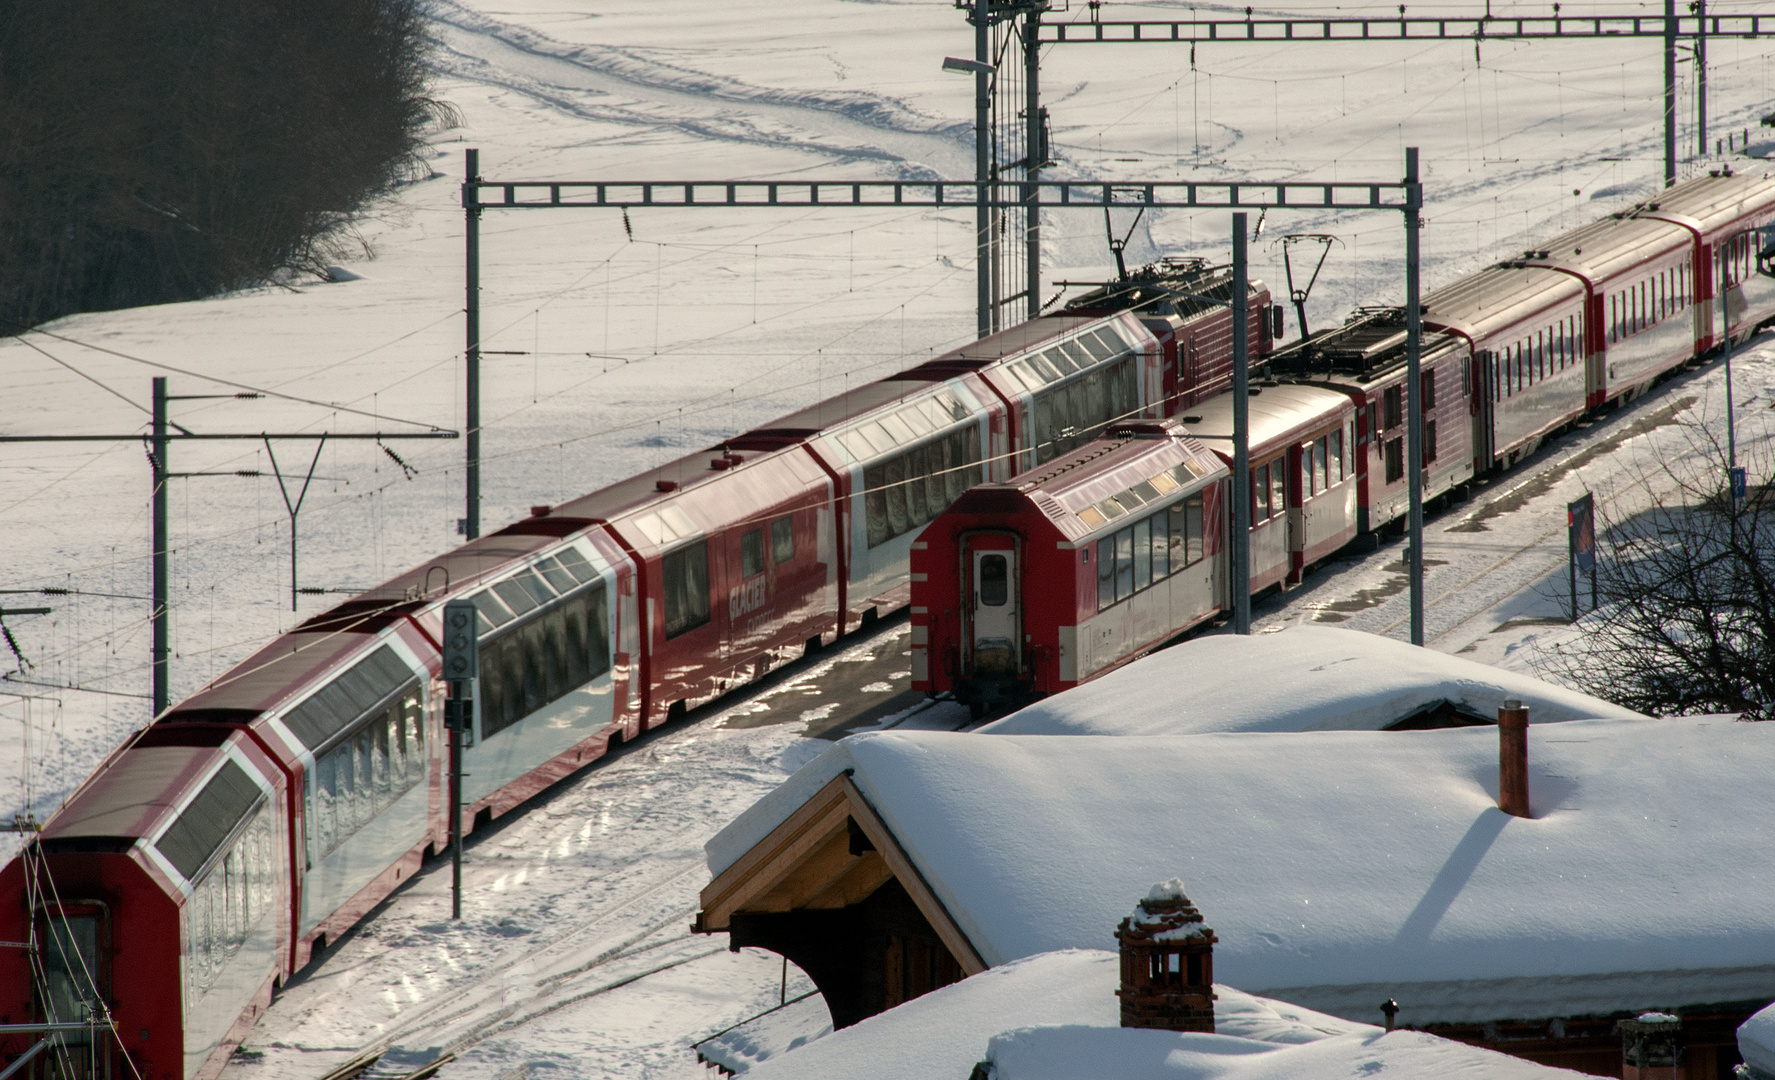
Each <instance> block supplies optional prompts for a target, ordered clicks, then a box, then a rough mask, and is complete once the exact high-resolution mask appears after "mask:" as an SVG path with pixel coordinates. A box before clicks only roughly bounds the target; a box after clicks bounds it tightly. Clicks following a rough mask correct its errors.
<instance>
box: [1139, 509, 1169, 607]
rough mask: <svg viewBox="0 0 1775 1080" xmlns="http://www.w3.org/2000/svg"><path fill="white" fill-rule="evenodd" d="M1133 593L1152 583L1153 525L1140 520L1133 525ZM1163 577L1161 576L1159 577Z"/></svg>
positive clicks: (1148, 519)
mask: <svg viewBox="0 0 1775 1080" xmlns="http://www.w3.org/2000/svg"><path fill="white" fill-rule="evenodd" d="M1133 532H1134V591H1135V592H1139V591H1140V590H1141V589H1144V588H1146V587H1147V586H1149V585H1151V584H1152V583H1153V523H1152V519H1151V518H1141V519H1140V520H1139V521H1136V522H1135V523H1134V530H1133ZM1160 576H1161V577H1162V576H1163V575H1162V574H1161V575H1160Z"/></svg>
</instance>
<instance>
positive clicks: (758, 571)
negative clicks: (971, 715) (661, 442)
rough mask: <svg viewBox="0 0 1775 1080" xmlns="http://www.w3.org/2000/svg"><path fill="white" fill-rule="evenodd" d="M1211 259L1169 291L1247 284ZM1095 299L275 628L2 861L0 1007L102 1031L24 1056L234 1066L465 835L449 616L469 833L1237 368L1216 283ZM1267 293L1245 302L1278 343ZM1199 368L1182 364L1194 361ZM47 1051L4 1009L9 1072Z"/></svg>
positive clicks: (893, 581)
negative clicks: (1036, 474)
mask: <svg viewBox="0 0 1775 1080" xmlns="http://www.w3.org/2000/svg"><path fill="white" fill-rule="evenodd" d="M1229 280H1230V279H1229V275H1228V274H1227V273H1226V272H1225V271H1224V270H1223V269H1222V270H1217V269H1214V268H1210V267H1207V266H1204V265H1200V264H1194V263H1192V264H1178V265H1172V266H1167V267H1164V268H1162V269H1160V270H1156V271H1153V272H1150V273H1148V274H1147V275H1146V276H1145V278H1144V279H1143V281H1144V282H1145V286H1144V287H1146V288H1148V290H1149V291H1150V289H1151V288H1154V287H1157V286H1161V285H1162V286H1164V287H1165V288H1166V289H1169V290H1172V291H1174V292H1179V293H1184V294H1191V295H1207V294H1211V293H1213V292H1214V291H1215V290H1219V291H1220V292H1221V293H1225V291H1226V289H1227V288H1228V284H1229ZM1152 298H1153V297H1152V296H1151V295H1147V294H1143V293H1138V292H1132V293H1131V292H1127V291H1124V292H1123V294H1122V295H1119V296H1118V295H1107V294H1100V295H1096V296H1094V297H1093V298H1091V304H1090V306H1088V307H1074V308H1069V309H1068V310H1065V311H1062V312H1060V313H1057V314H1055V315H1051V316H1047V317H1043V318H1040V319H1036V320H1033V321H1031V322H1029V323H1025V324H1023V325H1020V326H1016V327H1013V328H1011V329H1009V330H1006V331H1004V332H1002V333H999V334H995V335H993V336H991V337H988V338H986V339H984V340H982V341H978V342H974V343H972V344H969V345H967V346H965V347H963V348H960V349H956V350H954V351H951V352H948V353H945V354H944V355H942V356H939V357H937V358H935V359H933V360H931V361H929V362H927V363H924V364H921V365H919V366H918V367H915V368H912V369H910V370H908V371H904V372H901V373H899V374H897V375H894V376H891V377H889V378H887V379H884V380H882V381H880V382H877V383H874V384H871V385H867V386H864V387H860V388H858V389H854V390H852V391H850V392H849V393H848V394H846V395H844V396H842V397H838V398H833V399H831V400H828V401H824V402H821V403H819V404H817V405H814V406H811V407H809V408H807V409H804V410H802V411H800V412H798V413H795V414H793V415H791V416H786V417H783V418H782V419H780V420H778V421H776V422H775V423H773V424H771V425H769V426H766V427H762V428H758V429H756V430H753V431H749V432H747V433H745V434H743V435H741V436H739V437H737V438H734V439H732V440H729V441H728V442H727V443H726V444H724V445H722V446H720V447H718V448H714V449H712V450H709V451H705V452H703V453H700V454H693V455H690V456H688V457H685V458H682V459H680V460H678V461H675V462H672V463H670V464H667V465H665V466H663V467H661V468H659V469H655V470H653V471H652V472H649V473H646V474H644V475H642V476H638V477H635V478H633V479H630V480H625V481H623V482H621V483H618V484H614V485H611V486H610V487H607V488H605V489H603V490H601V491H597V492H594V493H592V494H590V495H586V496H584V497H582V498H579V499H575V500H573V501H571V502H568V503H564V504H562V505H560V506H557V507H553V508H540V509H539V510H538V511H537V512H536V513H535V514H534V515H533V516H532V517H530V518H527V519H525V520H523V521H519V522H517V523H515V524H512V525H509V526H507V527H506V528H504V529H501V530H499V531H498V532H496V533H493V534H492V535H490V536H486V537H483V538H481V539H478V540H475V541H472V542H470V543H468V544H465V545H463V546H462V547H460V548H457V549H456V550H454V551H451V552H448V553H446V554H443V555H440V556H439V557H438V558H436V559H434V560H432V561H430V562H429V563H427V564H426V565H424V566H421V567H417V568H415V569H413V570H412V571H410V572H408V573H405V574H402V575H400V576H398V577H396V578H394V579H393V580H391V581H389V582H387V583H385V584H383V585H381V586H379V587H377V588H375V589H372V590H370V591H369V592H366V593H364V594H362V595H360V596H358V597H355V598H353V599H351V600H349V601H347V602H345V603H343V604H341V605H339V606H338V607H336V608H334V609H332V610H331V611H328V612H326V613H325V614H323V615H321V616H319V617H317V618H314V619H311V620H309V621H307V622H305V623H303V624H302V625H300V626H299V627H297V628H296V629H295V630H294V631H292V632H290V633H288V634H284V635H282V636H281V637H278V638H277V639H275V640H273V641H272V642H271V643H270V644H268V645H266V646H265V647H264V648H263V649H261V650H260V651H259V652H258V653H256V654H254V655H253V656H252V657H250V658H249V659H247V660H246V661H244V662H243V663H240V664H237V665H236V666H234V667H233V668H231V669H230V670H229V671H227V672H226V673H224V674H223V675H221V676H220V677H219V678H217V679H215V680H214V681H213V682H211V683H210V684H209V685H208V686H206V687H204V688H203V689H202V690H200V691H198V692H197V693H195V694H193V695H191V696H190V697H188V698H186V699H185V700H183V701H181V702H179V703H178V704H176V705H175V706H173V707H172V708H171V709H169V710H168V711H167V712H166V713H165V714H164V715H162V716H159V717H156V718H155V720H154V722H153V723H152V724H151V725H150V726H148V727H146V728H144V729H142V730H141V731H139V732H137V733H136V734H135V735H134V736H132V738H131V739H130V740H129V741H128V742H127V744H126V745H125V746H123V747H121V748H119V749H118V750H116V751H114V752H113V753H112V754H111V755H110V756H109V757H108V758H107V759H106V760H105V762H104V763H103V764H101V765H100V767H99V768H98V770H97V771H96V772H95V773H94V774H93V775H92V776H91V777H90V778H89V779H88V780H87V781H86V782H85V783H84V784H83V785H82V786H81V788H80V789H79V790H78V791H77V792H76V793H75V794H74V795H73V796H72V797H70V799H69V800H68V801H67V802H66V803H65V804H64V805H63V806H62V807H61V808H60V809H59V810H58V811H57V812H56V813H55V814H54V815H53V816H52V817H51V818H50V820H49V821H48V822H47V823H46V824H45V825H44V827H43V829H42V831H41V832H40V833H39V834H38V836H37V837H36V838H35V839H34V840H33V842H32V843H31V844H30V845H29V846H28V847H27V848H26V849H25V851H24V852H23V853H22V854H21V855H20V856H19V857H18V858H16V859H14V860H12V861H11V862H10V863H9V864H7V865H6V866H5V868H4V869H0V941H4V942H28V943H30V948H29V949H17V948H12V949H8V948H4V947H0V1023H5V1022H13V1023H22V1022H28V1021H53V1022H58V1023H70V1022H75V1023H80V1022H85V1021H87V1020H88V1019H89V1018H91V1019H92V1020H93V1021H94V1023H95V1025H96V1026H95V1027H94V1028H93V1029H91V1030H90V1031H88V1032H76V1033H73V1034H58V1035H57V1036H56V1037H55V1038H54V1039H53V1040H51V1042H50V1043H49V1044H48V1047H49V1049H48V1052H47V1053H41V1054H38V1056H36V1057H35V1058H34V1059H33V1060H32V1061H31V1062H29V1063H28V1067H29V1069H30V1070H31V1071H30V1072H29V1073H22V1074H21V1075H25V1076H50V1075H54V1076H56V1077H57V1078H58V1080H123V1078H125V1077H128V1076H131V1075H136V1076H140V1077H142V1078H143V1080H191V1078H194V1077H202V1078H205V1080H207V1078H210V1077H213V1076H214V1075H216V1073H217V1072H219V1071H220V1070H221V1067H222V1065H223V1063H224V1062H225V1061H226V1060H227V1057H228V1055H229V1053H231V1052H232V1050H233V1048H234V1047H235V1046H236V1045H238V1043H239V1041H240V1039H241V1038H242V1037H243V1036H244V1033H245V1031H246V1030H247V1028H248V1027H249V1026H250V1025H251V1024H252V1023H253V1021H254V1020H255V1019H256V1018H257V1016H258V1014H259V1013H260V1012H261V1011H262V1010H263V1009H264V1007H265V1006H266V1004H267V1003H268V1002H269V1000H270V996H271V992H272V989H273V987H274V986H276V985H277V984H278V983H279V982H280V981H281V980H282V979H284V978H286V977H287V976H288V975H289V974H290V973H292V972H293V971H295V970H296V969H298V968H300V967H302V966H303V965H304V964H306V963H307V962H308V961H309V959H310V957H311V955H312V954H313V952H314V951H315V950H316V949H317V948H321V947H324V945H325V943H326V942H328V941H332V940H335V939H336V938H337V937H338V936H339V935H340V934H341V933H343V932H344V931H345V930H346V929H347V928H349V927H350V926H351V925H352V924H353V923H355V922H356V921H357V920H358V919H360V918H362V917H363V915H364V914H365V913H366V912H368V911H369V910H370V909H371V908H372V907H374V906H375V904H376V903H377V902H379V901H380V900H381V899H382V898H383V897H385V896H387V895H388V894H389V892H390V891H392V890H393V889H394V888H395V886H396V885H397V884H399V882H400V881H401V880H403V879H404V878H406V877H407V876H409V875H411V874H413V873H414V872H416V871H417V870H418V869H419V867H420V865H421V862H422V860H423V858H424V856H425V853H426V852H427V851H428V850H429V851H434V852H435V851H437V850H440V849H441V847H442V846H443V844H444V842H445V839H446V837H447V834H448V820H447V819H448V812H447V809H446V805H445V790H446V788H445V778H444V775H443V765H444V763H443V760H442V752H441V749H440V748H441V747H442V745H443V738H442V730H443V729H442V694H443V689H442V684H441V683H440V682H439V679H438V673H439V649H438V640H439V638H440V631H441V618H442V614H441V613H442V608H443V605H444V603H445V601H447V600H452V599H457V598H468V599H471V600H472V601H473V602H474V603H475V604H476V606H477V607H478V608H479V609H480V615H481V626H480V629H481V674H480V678H479V683H478V687H477V689H476V691H475V694H476V698H477V700H478V702H479V705H478V707H477V709H476V710H475V713H476V718H475V731H474V732H473V733H472V736H473V737H472V746H471V747H470V748H469V749H467V750H466V751H465V754H464V762H463V766H464V769H465V771H466V772H467V773H468V774H469V777H468V779H467V781H466V782H465V784H464V801H465V804H466V805H465V808H464V813H463V826H464V829H465V830H468V829H472V828H473V827H474V826H475V824H476V823H477V822H478V821H482V820H486V819H488V818H490V817H493V816H497V815H500V814H503V813H505V812H506V811H507V810H508V809H510V808H511V807H513V806H515V805H517V804H518V803H521V802H522V801H524V800H525V799H526V798H528V797H529V796H531V795H533V794H535V793H536V792H538V791H540V790H542V789H543V788H545V787H546V786H548V785H549V784H551V783H553V782H554V781H556V780H558V779H560V778H561V777H563V776H566V775H567V774H569V773H571V772H573V771H574V770H576V769H578V768H580V767H582V766H584V765H585V764H587V763H589V762H591V761H593V760H595V759H597V758H598V757H599V756H601V755H602V754H604V753H605V752H606V750H607V748H608V747H609V746H610V745H611V744H612V743H615V742H619V741H621V740H623V739H627V738H632V737H634V736H636V735H637V734H639V733H640V732H641V731H643V730H645V729H648V728H651V727H655V726H658V725H660V724H663V723H665V722H666V721H667V720H669V719H671V718H673V717H675V716H678V715H681V714H682V713H683V712H684V711H685V710H686V709H688V708H691V707H693V706H695V705H698V704H700V703H702V702H704V701H707V700H709V699H711V698H714V697H716V696H717V695H719V694H721V693H723V692H725V691H727V690H729V689H732V688H734V687H736V686H739V685H741V684H743V683H745V682H748V681H750V680H752V679H755V678H757V677H759V676H760V675H761V674H763V673H764V672H765V671H767V670H769V669H770V668H771V667H772V666H773V665H775V664H777V663H779V662H781V661H782V660H784V659H788V658H792V657H794V656H798V655H800V654H801V652H802V651H803V650H804V649H806V648H808V647H818V645H819V644H821V643H822V642H830V641H832V640H834V639H835V638H837V637H838V636H839V635H841V634H843V633H845V632H847V631H849V630H852V629H855V628H856V627H857V626H858V625H859V624H860V623H863V622H866V621H868V620H869V619H871V618H873V617H874V616H875V615H876V614H877V613H878V612H886V611H889V610H892V609H894V608H897V607H899V606H901V605H903V604H904V603H905V602H906V598H907V596H908V585H909V581H908V573H909V572H908V567H907V563H908V558H907V556H908V552H909V550H910V548H911V545H912V542H913V538H914V536H915V534H916V533H917V531H918V530H919V529H920V528H922V527H923V526H924V525H925V524H927V523H928V522H929V521H931V520H932V519H933V518H934V517H936V516H937V515H938V514H940V513H941V512H942V511H943V510H944V509H945V508H946V507H947V506H948V505H949V503H950V502H952V501H953V500H954V499H955V498H957V497H958V496H960V495H961V494H962V493H963V492H965V491H967V490H968V489H969V488H970V487H972V486H973V485H975V484H976V483H978V482H980V481H982V480H988V479H1000V478H1003V477H1005V476H1008V475H1009V474H1010V473H1011V472H1013V471H1016V469H1017V468H1018V467H1019V466H1020V464H1022V463H1030V464H1033V463H1035V462H1036V461H1039V460H1043V459H1045V458H1047V457H1049V456H1051V455H1053V454H1056V453H1060V452H1062V451H1063V449H1064V448H1067V447H1071V446H1074V445H1076V444H1078V443H1081V442H1085V441H1088V440H1090V439H1091V438H1093V437H1094V436H1095V435H1096V434H1097V433H1098V432H1099V431H1101V430H1102V429H1103V428H1104V427H1105V426H1106V425H1109V424H1112V423H1124V422H1128V421H1130V420H1142V419H1158V418H1160V417H1163V416H1165V415H1168V414H1169V413H1170V412H1172V411H1174V409H1175V408H1176V407H1177V404H1178V403H1179V402H1182V401H1190V400H1193V399H1194V397H1195V396H1198V395H1199V394H1201V393H1205V392H1209V391H1207V390H1204V389H1203V388H1204V387H1212V386H1215V385H1220V386H1224V381H1225V378H1226V377H1227V375H1228V373H1230V371H1231V358H1230V352H1229V351H1228V350H1230V338H1231V329H1230V328H1231V321H1230V320H1231V316H1230V314H1229V313H1228V312H1227V310H1226V309H1224V308H1220V307H1214V306H1212V305H1197V306H1195V307H1191V306H1190V305H1189V304H1184V305H1183V307H1182V308H1181V309H1180V308H1179V307H1178V305H1176V304H1170V305H1168V306H1167V307H1166V309H1165V312H1164V313H1160V312H1158V311H1156V310H1143V311H1142V312H1141V313H1140V314H1139V315H1137V314H1135V313H1134V312H1133V311H1131V310H1130V308H1132V307H1134V306H1136V305H1139V304H1144V303H1145V302H1146V301H1149V300H1151V299H1152ZM1268 311H1269V296H1268V293H1267V292H1266V291H1265V290H1264V289H1263V287H1262V286H1261V285H1254V286H1253V287H1252V288H1251V290H1250V293H1249V296H1248V317H1249V318H1250V320H1251V325H1252V327H1253V334H1252V337H1251V340H1252V342H1253V348H1254V350H1255V351H1256V352H1257V353H1258V354H1260V355H1261V354H1263V353H1265V352H1267V350H1268V345H1269V337H1268V334H1267V329H1268V327H1269V319H1268V318H1267V317H1266V316H1267V314H1268ZM1180 364H1181V366H1180ZM34 1046H36V1047H37V1050H38V1051H41V1050H43V1049H44V1047H43V1046H40V1045H38V1036H36V1035H32V1034H22V1033H0V1067H4V1066H5V1064H6V1063H10V1062H15V1061H17V1059H18V1058H19V1057H21V1056H23V1055H25V1054H27V1053H34V1051H33V1050H32V1047H34Z"/></svg>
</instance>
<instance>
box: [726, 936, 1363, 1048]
mask: <svg viewBox="0 0 1775 1080" xmlns="http://www.w3.org/2000/svg"><path fill="white" fill-rule="evenodd" d="M1120 978H1121V972H1120V963H1119V961H1118V959H1117V957H1116V954H1115V953H1113V952H1103V951H1100V950H1086V949H1069V950H1065V951H1061V952H1053V953H1044V954H1042V955H1040V956H1031V957H1028V958H1026V959H1023V960H1018V961H1014V962H1012V963H1009V964H1006V965H1004V966H1003V967H996V968H993V969H991V970H989V971H983V972H981V973H980V974H978V975H975V976H973V977H972V978H968V979H963V980H962V981H961V982H958V983H952V984H950V985H949V986H945V987H943V988H942V989H940V990H935V991H933V992H931V993H929V994H925V995H923V996H922V997H917V998H914V999H913V1000H911V1001H908V1002H906V1003H905V1004H903V1005H900V1006H899V1007H897V1008H894V1009H889V1010H888V1011H887V1012H884V1013H879V1014H877V1015H875V1016H871V1017H870V1018H868V1019H867V1020H864V1021H862V1022H860V1023H857V1024H853V1025H852V1026H850V1027H847V1028H844V1029H842V1030H840V1031H836V1032H833V1033H832V1034H830V1035H827V1036H825V1037H824V1038H821V1039H819V1040H818V1041H815V1042H809V1043H807V1044H805V1045H804V1046H802V1047H800V1048H798V1049H796V1050H793V1051H791V1052H790V1053H788V1054H784V1055H782V1056H781V1057H774V1058H771V1059H770V1060H769V1061H767V1062H761V1063H759V1064H757V1065H755V1066H753V1067H752V1068H751V1069H749V1070H747V1072H746V1076H747V1078H748V1080H752V1078H756V1080H798V1078H801V1077H808V1078H810V1080H813V1078H818V1080H828V1078H831V1077H840V1076H841V1077H845V1078H846V1080H872V1078H875V1077H880V1078H881V1080H902V1078H904V1077H913V1076H917V1077H927V1076H928V1077H954V1078H957V1080H962V1078H965V1077H966V1076H967V1075H968V1073H969V1071H970V1070H972V1069H973V1067H974V1063H975V1062H977V1061H979V1060H981V1058H983V1057H985V1055H986V1048H987V1044H988V1042H989V1041H991V1040H992V1038H993V1036H995V1035H997V1034H999V1033H1000V1032H1003V1031H1009V1030H1011V1029H1015V1028H1027V1027H1031V1026H1034V1025H1043V1024H1082V1025H1086V1026H1089V1027H1110V1028H1115V1027H1117V1025H1118V1024H1119V1023H1120V1018H1121V1013H1120V1008H1121V1006H1120V1003H1119V1002H1118V1001H1117V1000H1116V996H1115V990H1116V984H1117V982H1118V981H1119V980H1120ZM1214 989H1215V993H1216V994H1218V995H1219V1000H1217V1001H1216V1002H1215V1003H1214V1024H1215V1029H1216V1031H1217V1032H1219V1033H1220V1036H1221V1037H1225V1041H1227V1042H1229V1043H1237V1044H1240V1045H1244V1044H1245V1043H1246V1042H1248V1041H1250V1040H1262V1041H1263V1043H1264V1045H1266V1046H1269V1047H1271V1048H1273V1047H1275V1046H1276V1045H1278V1044H1283V1045H1287V1044H1298V1043H1306V1042H1312V1041H1314V1040H1317V1039H1324V1038H1328V1037H1330V1036H1334V1035H1348V1034H1357V1035H1359V1036H1366V1035H1373V1034H1375V1033H1376V1032H1377V1031H1378V1030H1379V1029H1377V1028H1373V1027H1370V1026H1368V1025H1366V1024H1352V1023H1350V1022H1349V1021H1347V1020H1340V1019H1338V1018H1337V1017H1335V1016H1325V1015H1323V1014H1321V1013H1316V1012H1313V1011H1312V1010H1311V1009H1302V1008H1298V1007H1296V1006H1292V1005H1287V1004H1284V1003H1283V1002H1279V1001H1267V1000H1265V999H1263V998H1260V997H1255V996H1253V995H1251V994H1246V993H1242V992H1240V991H1238V990H1234V989H1232V988H1231V987H1226V986H1216V987H1215V988H1214ZM1100 1075H1104V1076H1119V1075H1120V1074H1118V1073H1114V1072H1106V1073H1102V1074H1100Z"/></svg>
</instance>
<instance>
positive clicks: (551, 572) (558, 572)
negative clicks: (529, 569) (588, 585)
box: [536, 555, 579, 593]
mask: <svg viewBox="0 0 1775 1080" xmlns="http://www.w3.org/2000/svg"><path fill="white" fill-rule="evenodd" d="M536 572H537V573H539V574H541V575H542V578H543V580H544V581H547V582H548V583H549V587H550V588H552V589H554V590H555V591H556V592H558V593H565V592H572V591H573V590H574V589H576V588H578V587H579V582H577V581H575V580H574V579H573V575H572V574H569V573H568V572H567V568H566V567H564V566H562V565H561V563H560V561H559V560H558V559H556V558H555V557H554V556H553V555H550V556H548V557H547V558H544V559H539V560H537V563H536Z"/></svg>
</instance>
